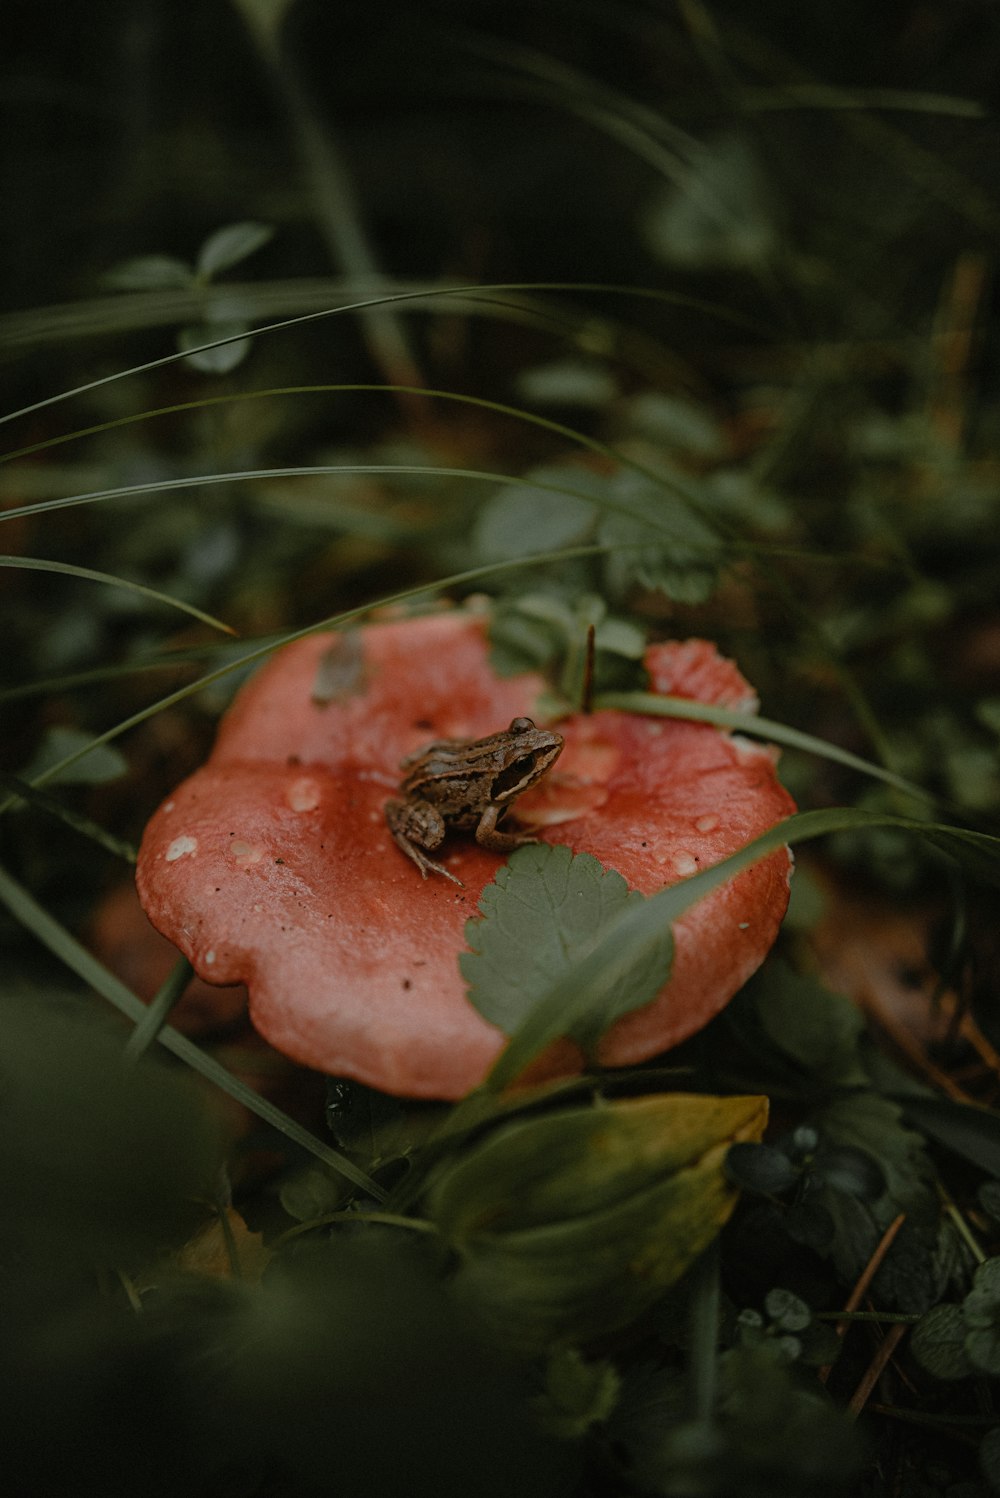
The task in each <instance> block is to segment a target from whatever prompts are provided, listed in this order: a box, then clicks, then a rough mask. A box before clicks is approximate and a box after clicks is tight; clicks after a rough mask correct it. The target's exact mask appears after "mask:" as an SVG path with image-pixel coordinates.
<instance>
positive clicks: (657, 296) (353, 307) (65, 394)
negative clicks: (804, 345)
mask: <svg viewBox="0 0 1000 1498" xmlns="http://www.w3.org/2000/svg"><path fill="white" fill-rule="evenodd" d="M518 291H543V292H578V291H583V292H596V293H599V294H600V295H608V296H630V297H637V298H640V299H644V300H647V301H658V302H665V303H667V304H668V305H672V304H675V303H676V301H677V298H676V297H675V296H674V295H673V294H672V293H670V292H665V291H659V290H657V289H656V288H655V287H650V286H613V285H602V284H601V282H599V281H595V282H587V281H580V282H574V281H520V282H517V281H514V282H504V281H499V282H496V283H493V284H490V283H487V284H486V285H480V286H476V285H469V286H443V287H438V288H429V289H428V288H425V289H423V290H421V291H401V292H393V293H389V294H384V295H382V296H374V297H365V298H363V299H362V300H360V301H354V302H347V303H344V304H342V305H341V306H339V307H325V308H323V309H322V311H320V312H304V313H302V314H300V315H299V316H297V317H286V318H282V319H281V320H280V321H279V322H273V323H266V324H265V325H264V326H263V327H261V328H252V329H251V330H250V331H249V332H241V333H232V334H230V335H229V336H228V337H226V338H213V339H212V340H211V341H210V342H208V343H201V344H198V345H197V347H193V348H189V349H183V350H181V351H180V352H178V353H176V354H164V355H163V356H162V357H161V358H159V359H149V360H147V361H146V363H144V364H134V365H132V366H131V367H130V368H129V369H119V370H116V371H115V372H114V373H113V374H109V375H102V376H101V377H100V379H97V380H89V381H87V383H86V384H84V385H75V386H74V387H73V389H72V390H61V391H59V392H58V393H57V394H56V395H48V396H46V397H45V398H44V399H43V400H40V401H34V402H33V403H32V404H31V405H29V406H22V407H21V408H20V409H19V410H17V411H8V412H6V413H5V414H3V415H0V425H2V424H3V423H5V422H10V421H16V420H17V419H18V418H19V417H21V416H30V415H32V414H33V413H34V412H35V411H41V410H44V409H45V408H46V407H48V406H55V405H58V404H60V403H61V402H62V401H67V400H71V399H72V398H73V397H74V396H76V395H85V394H86V393H87V392H88V391H91V390H97V389H99V388H100V387H101V386H103V385H110V384H112V383H113V382H114V381H116V380H125V379H128V378H129V376H131V375H136V374H148V373H149V372H150V370H154V369H163V368H164V367H165V366H167V365H170V364H177V363H180V362H181V360H184V359H188V358H190V357H191V355H192V354H203V353H206V352H207V351H208V350H209V349H217V348H222V347H223V346H224V345H225V344H227V343H236V342H238V341H239V340H240V339H242V338H258V337H260V336H261V335H262V334H264V333H277V332H280V331H281V330H282V329H284V328H296V327H301V326H303V324H305V323H313V322H319V321H320V320H321V319H323V318H327V317H337V316H340V315H341V314H344V313H348V312H365V311H367V310H368V308H370V307H383V306H387V305H390V304H394V303H399V302H414V301H425V300H428V299H430V298H435V297H448V296H451V297H454V296H465V297H474V296H482V295H483V293H493V294H495V293H498V292H499V293H501V294H502V293H504V292H508V293H509V292H518ZM704 305H705V308H706V310H710V309H711V307H712V304H711V303H705V304H704ZM718 311H719V313H720V315H721V316H722V317H723V318H724V320H726V321H734V322H736V323H738V324H740V325H742V326H744V327H748V326H749V327H752V328H754V329H755V330H756V331H757V332H761V331H764V332H766V333H768V334H769V333H770V331H771V330H770V329H769V328H767V327H766V325H763V324H761V323H759V322H755V321H754V320H753V319H748V318H746V317H745V316H744V315H742V314H740V313H730V312H729V311H728V309H724V308H723V309H718ZM383 388H385V387H383ZM390 388H397V387H390ZM398 388H399V389H401V390H402V389H404V388H405V387H402V386H400V387H398Z"/></svg>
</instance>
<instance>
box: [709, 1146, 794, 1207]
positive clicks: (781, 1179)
mask: <svg viewBox="0 0 1000 1498" xmlns="http://www.w3.org/2000/svg"><path fill="white" fill-rule="evenodd" d="M726 1175H727V1176H728V1177H729V1179H730V1180H731V1181H732V1183H733V1185H734V1186H739V1187H740V1188H741V1189H742V1190H744V1191H754V1192H757V1193H759V1194H760V1195H762V1196H781V1195H782V1194H783V1193H784V1192H786V1191H790V1190H791V1189H792V1187H793V1186H794V1185H795V1183H796V1182H797V1181H798V1179H799V1176H800V1175H801V1171H800V1170H799V1168H798V1166H796V1165H794V1164H793V1163H792V1161H791V1160H789V1158H788V1156H787V1155H786V1154H784V1153H783V1152H782V1151H781V1150H779V1149H775V1147H774V1145H773V1144H734V1145H733V1147H732V1149H731V1150H730V1151H729V1153H728V1154H727V1156H726Z"/></svg>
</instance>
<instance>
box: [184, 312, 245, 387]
mask: <svg viewBox="0 0 1000 1498" xmlns="http://www.w3.org/2000/svg"><path fill="white" fill-rule="evenodd" d="M247 331H248V325H247V323H246V322H245V321H244V320H243V319H242V318H240V319H238V320H235V319H234V320H232V321H228V322H222V321H220V322H205V323H198V324H197V325H195V326H194V327H189V328H182V329H181V331H180V332H179V333H178V335H177V346H178V348H180V349H182V350H184V351H185V352H186V351H187V350H188V349H192V350H194V352H193V353H189V354H188V357H187V359H186V360H185V363H187V364H190V366H191V368H192V369H197V370H200V371H201V373H202V374H228V373H229V371H230V370H231V369H235V368H236V366H237V365H238V364H240V363H241V362H242V361H243V359H245V358H246V356H247V354H248V353H249V351H250V344H251V340H250V339H249V338H242V337H241V336H240V335H241V334H242V333H246V332H247ZM216 338H230V339H232V340H233V341H232V342H231V343H223V344H220V345H219V346H218V347H217V348H202V344H207V343H212V342H213V341H214V340H215V339H216Z"/></svg>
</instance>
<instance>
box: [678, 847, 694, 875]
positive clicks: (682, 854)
mask: <svg viewBox="0 0 1000 1498" xmlns="http://www.w3.org/2000/svg"><path fill="white" fill-rule="evenodd" d="M674 868H675V869H676V870H677V872H678V874H680V875H681V877H682V878H686V877H687V875H688V874H696V873H697V872H698V860H697V858H695V856H694V854H693V853H688V852H687V851H686V850H684V849H681V850H680V851H679V852H677V853H675V854H674Z"/></svg>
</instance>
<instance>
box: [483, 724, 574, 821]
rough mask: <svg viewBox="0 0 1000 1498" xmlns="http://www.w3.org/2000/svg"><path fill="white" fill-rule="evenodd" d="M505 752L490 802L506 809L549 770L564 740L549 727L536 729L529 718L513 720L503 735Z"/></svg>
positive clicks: (495, 778)
mask: <svg viewBox="0 0 1000 1498" xmlns="http://www.w3.org/2000/svg"><path fill="white" fill-rule="evenodd" d="M503 738H504V740H505V744H506V749H507V753H506V754H505V756H504V763H503V765H502V766H501V768H500V769H499V770H498V771H497V773H496V774H495V775H494V777H493V781H492V784H491V787H490V800H491V801H492V802H493V803H494V804H495V805H498V806H506V805H507V804H508V803H509V802H511V801H513V800H514V799H515V797H517V796H520V794H521V792H522V791H526V790H527V789H528V787H529V786H532V785H534V784H535V782H536V781H537V780H540V779H541V777H542V776H543V775H544V774H545V773H546V771H548V770H550V769H551V768H552V766H553V765H554V764H555V762H556V760H557V759H558V758H559V756H560V754H561V753H562V751H563V744H564V742H565V740H564V739H563V736H562V734H561V733H556V732H555V731H554V730H553V729H550V728H536V727H535V725H534V723H533V722H532V721H531V719H530V718H515V719H514V721H513V722H512V723H511V725H510V727H509V728H508V730H507V732H506V733H505V734H504V735H503Z"/></svg>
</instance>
